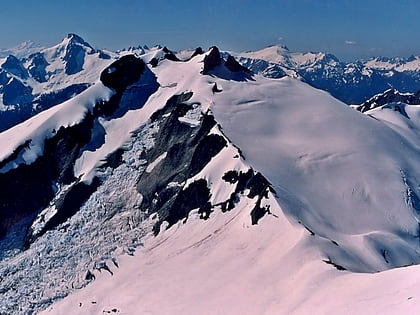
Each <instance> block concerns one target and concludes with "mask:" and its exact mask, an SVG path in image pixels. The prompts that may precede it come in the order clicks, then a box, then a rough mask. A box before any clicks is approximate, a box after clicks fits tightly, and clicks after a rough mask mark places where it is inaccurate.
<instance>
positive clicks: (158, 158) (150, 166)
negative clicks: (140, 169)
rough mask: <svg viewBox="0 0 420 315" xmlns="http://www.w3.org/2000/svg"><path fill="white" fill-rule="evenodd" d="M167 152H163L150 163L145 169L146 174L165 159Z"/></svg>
mask: <svg viewBox="0 0 420 315" xmlns="http://www.w3.org/2000/svg"><path fill="white" fill-rule="evenodd" d="M167 154H168V152H164V153H162V154H161V155H159V156H158V157H157V158H156V159H155V160H154V161H153V162H152V163H150V164H149V165H148V166H147V168H146V173H151V172H152V171H153V169H154V168H155V167H156V166H157V165H158V164H159V163H160V162H162V161H163V160H164V159H165V158H166V155H167Z"/></svg>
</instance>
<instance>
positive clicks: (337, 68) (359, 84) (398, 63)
mask: <svg viewBox="0 0 420 315" xmlns="http://www.w3.org/2000/svg"><path fill="white" fill-rule="evenodd" d="M234 55H235V56H236V57H237V58H238V60H239V61H240V62H241V63H242V64H243V65H245V66H246V67H248V68H249V69H251V70H252V71H253V72H255V73H259V74H262V75H264V76H267V77H270V78H279V77H282V76H284V75H289V76H294V77H297V78H301V79H302V80H304V81H305V82H307V83H309V84H310V85H312V86H314V87H316V88H319V89H323V90H325V91H328V92H330V93H331V94H332V95H333V96H334V97H336V98H338V99H340V100H341V101H343V102H345V103H347V104H361V103H363V102H364V101H366V100H367V99H369V98H370V97H372V96H374V95H376V94H378V93H382V92H383V91H385V90H387V89H390V88H393V89H397V90H399V91H402V92H416V91H418V90H420V57H419V56H411V57H409V58H400V57H396V58H385V57H377V58H372V59H369V60H367V61H363V60H358V61H354V62H342V61H340V60H339V59H338V58H337V57H335V56H334V55H332V54H328V53H322V52H320V53H313V52H309V53H299V52H291V51H289V50H288V49H287V47H285V46H270V47H267V48H264V49H262V50H259V51H255V52H246V53H241V54H234Z"/></svg>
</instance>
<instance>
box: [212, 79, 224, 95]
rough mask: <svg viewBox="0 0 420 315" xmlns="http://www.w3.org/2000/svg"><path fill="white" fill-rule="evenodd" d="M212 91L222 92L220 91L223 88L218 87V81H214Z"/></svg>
mask: <svg viewBox="0 0 420 315" xmlns="http://www.w3.org/2000/svg"><path fill="white" fill-rule="evenodd" d="M211 91H212V92H213V94H214V93H220V92H223V90H221V89H219V88H218V87H217V83H216V82H215V83H214V85H213V87H212V88H211Z"/></svg>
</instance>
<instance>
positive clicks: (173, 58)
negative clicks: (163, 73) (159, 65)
mask: <svg viewBox="0 0 420 315" xmlns="http://www.w3.org/2000/svg"><path fill="white" fill-rule="evenodd" d="M162 50H163V52H164V53H165V56H164V59H168V60H171V61H180V60H179V59H178V57H177V56H175V54H174V53H173V52H172V51H170V50H169V49H168V48H166V47H163V49H162Z"/></svg>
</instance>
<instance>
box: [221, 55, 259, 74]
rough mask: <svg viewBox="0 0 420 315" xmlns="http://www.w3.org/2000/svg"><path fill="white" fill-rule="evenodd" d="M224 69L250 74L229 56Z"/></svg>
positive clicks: (249, 71)
mask: <svg viewBox="0 0 420 315" xmlns="http://www.w3.org/2000/svg"><path fill="white" fill-rule="evenodd" d="M225 67H226V68H228V69H229V70H230V71H232V72H240V71H243V72H246V73H252V72H251V70H249V69H248V68H246V67H244V66H243V65H241V64H240V63H239V62H237V61H236V59H235V58H233V57H232V56H231V55H229V56H228V57H227V59H226V61H225Z"/></svg>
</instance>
